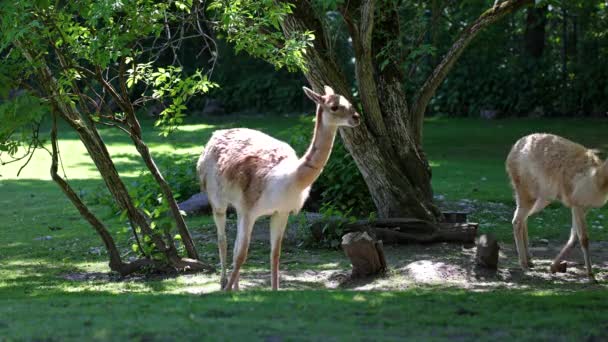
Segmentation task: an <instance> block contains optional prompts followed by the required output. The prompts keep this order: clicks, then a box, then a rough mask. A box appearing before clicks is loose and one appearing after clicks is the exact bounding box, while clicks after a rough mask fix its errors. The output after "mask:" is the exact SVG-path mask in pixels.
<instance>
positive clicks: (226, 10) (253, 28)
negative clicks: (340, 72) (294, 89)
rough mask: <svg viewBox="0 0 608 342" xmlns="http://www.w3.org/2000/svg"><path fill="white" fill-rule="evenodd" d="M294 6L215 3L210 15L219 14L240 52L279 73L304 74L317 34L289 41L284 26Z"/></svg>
mask: <svg viewBox="0 0 608 342" xmlns="http://www.w3.org/2000/svg"><path fill="white" fill-rule="evenodd" d="M293 7H294V5H293V4H290V3H288V2H282V1H253V0H246V1H226V0H217V1H213V2H212V3H211V4H210V5H209V6H208V8H207V9H208V10H209V11H215V12H217V15H218V17H219V25H220V27H221V29H222V31H224V32H226V35H227V36H226V37H227V39H228V41H229V42H232V43H234V44H235V48H236V51H237V52H239V51H241V50H243V51H247V52H248V53H250V54H251V55H252V56H255V57H259V58H262V59H264V60H266V61H268V62H269V63H271V64H273V65H274V66H275V67H276V68H277V69H278V68H282V67H286V68H287V69H288V70H290V71H296V70H304V69H306V66H305V65H304V58H303V54H304V53H305V52H306V48H308V47H310V46H311V41H312V40H313V39H314V34H313V33H312V32H310V31H305V32H299V33H298V34H297V35H294V36H293V37H285V36H284V34H283V32H282V31H281V28H280V23H281V22H282V21H283V20H284V19H285V16H286V15H287V14H290V13H292V8H293Z"/></svg>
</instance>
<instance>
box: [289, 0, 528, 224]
mask: <svg viewBox="0 0 608 342" xmlns="http://www.w3.org/2000/svg"><path fill="white" fill-rule="evenodd" d="M532 1H533V0H507V1H505V2H503V3H501V4H500V5H497V6H495V7H493V8H491V9H490V10H488V11H486V12H485V13H483V14H482V15H481V16H480V17H479V18H478V19H477V20H475V22H473V24H471V25H470V26H469V27H468V28H467V29H465V30H464V31H463V33H462V34H461V36H460V37H459V38H458V40H457V41H456V42H455V43H454V44H453V46H452V48H451V49H450V50H449V51H448V53H447V54H446V55H445V57H444V58H443V59H442V61H441V62H440V63H439V65H438V66H437V67H436V68H435V70H434V72H433V73H432V74H431V75H430V76H429V78H428V79H427V81H426V82H425V84H424V85H423V87H422V89H421V90H420V91H419V92H418V94H416V95H415V96H414V99H415V101H413V102H412V103H413V105H411V106H408V103H407V94H406V93H405V91H404V89H403V85H402V83H403V82H404V81H407V80H405V77H404V76H403V74H402V72H401V70H400V66H399V65H398V63H396V62H394V61H392V62H389V63H388V64H386V65H385V66H384V67H383V68H380V67H379V65H380V62H381V61H379V60H377V58H376V57H375V56H377V52H378V51H377V50H378V49H379V48H381V47H382V46H384V45H385V44H386V40H387V39H390V38H391V37H398V36H399V35H398V34H399V32H398V30H399V28H398V25H395V20H393V19H394V18H395V16H397V15H398V14H397V13H395V12H394V11H393V10H392V9H384V8H383V9H382V10H381V11H382V15H384V16H385V17H382V18H380V19H381V20H378V18H377V17H378V12H379V11H380V10H378V9H377V8H376V7H377V6H375V1H374V0H361V1H349V2H346V3H345V4H344V5H343V6H342V7H341V8H340V11H341V12H342V15H343V17H344V19H345V21H346V23H347V27H348V29H349V33H350V36H351V38H352V42H353V50H354V53H355V59H356V62H355V63H356V65H355V70H356V81H357V85H358V88H359V96H360V100H361V101H360V103H361V107H362V113H363V117H364V120H363V122H362V123H361V125H359V126H358V127H356V128H354V129H353V128H345V129H340V135H341V136H342V139H343V141H344V144H345V146H346V148H347V149H348V151H349V152H350V154H351V155H352V156H353V159H354V160H355V163H356V164H357V166H358V168H359V170H360V171H361V173H362V175H363V178H364V179H365V182H366V184H367V186H368V188H369V191H370V194H371V195H372V198H373V200H374V203H375V205H376V208H377V210H378V215H379V217H415V218H418V219H422V220H426V221H431V222H434V221H438V220H439V219H440V218H441V213H440V212H439V210H437V208H436V207H435V205H434V204H433V192H432V189H431V169H430V166H429V163H428V160H427V158H426V155H425V153H424V151H423V149H422V123H423V119H424V113H425V110H426V107H427V105H428V102H429V101H430V99H431V97H432V96H433V95H434V93H435V91H436V89H437V87H438V86H439V85H440V84H441V82H442V81H443V79H444V78H445V77H446V75H447V73H448V72H449V70H450V69H451V68H452V66H453V65H454V63H455V62H456V60H457V59H458V57H460V55H461V54H462V52H463V51H464V49H465V48H466V46H467V45H468V44H469V43H470V42H471V40H472V39H473V38H474V37H475V36H476V35H477V34H478V33H479V31H480V30H481V29H483V28H484V27H486V26H488V25H490V24H492V23H494V22H496V21H497V20H499V19H500V18H502V17H503V16H505V15H506V14H508V13H511V12H513V11H514V10H516V9H518V8H520V7H522V6H524V5H526V4H530V3H532ZM323 22H324V21H323V20H322V19H319V18H318V17H317V14H316V12H315V10H314V9H313V8H312V7H311V5H310V3H309V2H308V1H304V0H300V1H295V8H294V10H293V13H292V14H290V15H289V16H287V17H286V18H285V20H284V21H283V23H282V29H283V32H284V34H285V35H286V36H287V37H288V38H289V37H290V36H291V35H292V33H295V32H302V31H305V30H312V31H314V32H315V40H314V42H313V45H314V47H313V48H311V49H309V50H308V51H307V53H306V54H305V58H306V62H307V66H308V69H307V70H306V71H305V72H304V74H305V76H306V78H307V80H308V82H309V83H310V84H311V85H312V87H313V88H314V89H315V90H316V91H321V90H322V89H323V85H326V84H327V85H330V86H332V87H333V88H334V89H335V90H336V91H337V92H338V93H340V94H343V95H345V96H347V97H349V100H351V102H353V103H356V102H357V101H354V99H353V98H352V96H351V95H350V94H351V91H350V86H349V84H348V83H347V81H346V77H345V75H344V73H343V71H342V70H341V69H340V68H339V67H338V65H337V63H336V62H335V61H334V60H332V58H331V53H330V52H329V51H328V47H327V46H328V45H327V44H326V42H327V40H328V38H329V37H327V36H326V35H327V33H326V32H327V30H325V28H324V26H323ZM378 28H379V29H380V30H381V31H380V32H379V33H377V34H376V31H377V29H378ZM387 37H388V38H387Z"/></svg>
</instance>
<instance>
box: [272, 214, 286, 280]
mask: <svg viewBox="0 0 608 342" xmlns="http://www.w3.org/2000/svg"><path fill="white" fill-rule="evenodd" d="M288 218H289V214H288V213H287V214H286V213H276V214H274V215H273V216H272V217H271V218H270V245H271V251H270V283H271V284H272V289H273V290H278V289H279V260H280V258H281V244H282V242H283V234H284V233H285V226H286V225H287V219H288Z"/></svg>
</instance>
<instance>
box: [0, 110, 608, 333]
mask: <svg viewBox="0 0 608 342" xmlns="http://www.w3.org/2000/svg"><path fill="white" fill-rule="evenodd" d="M606 123H607V122H606V121H600V120H541V119H522V120H497V121H480V120H472V119H445V118H438V119H430V120H428V121H427V123H426V126H425V135H424V139H425V148H426V152H427V154H428V156H429V158H430V159H431V162H432V166H433V172H434V180H433V185H434V189H435V192H436V195H438V198H441V199H442V200H441V202H442V203H443V205H444V206H446V207H448V208H454V209H465V210H467V209H470V210H471V211H472V212H471V218H472V219H473V220H476V221H479V222H480V223H481V227H482V230H483V231H488V232H490V231H491V232H494V233H495V234H496V235H497V236H499V238H500V239H501V241H502V242H503V243H505V244H510V243H511V241H512V238H511V227H510V223H509V222H510V219H511V217H510V216H511V213H512V210H513V206H514V203H513V199H512V196H511V189H510V187H509V185H508V182H507V179H506V176H505V172H504V163H503V162H504V158H505V156H506V154H507V152H508V150H509V148H510V146H511V144H512V143H513V142H514V141H515V140H516V139H517V138H518V137H520V136H522V135H524V134H526V133H530V132H535V131H545V132H552V133H557V134H561V135H563V136H566V137H569V138H571V139H574V140H577V141H579V142H581V143H583V144H586V145H588V146H593V147H597V148H600V149H606V148H607V147H608V140H606V136H605V128H604V127H605V126H606ZM294 125H310V126H311V129H312V123H311V122H310V117H308V118H295V117H291V118H283V117H273V118H271V119H269V118H264V117H247V118H236V117H235V118H234V119H228V120H226V119H223V120H220V119H214V120H206V121H205V122H204V123H203V122H202V121H201V122H190V123H189V124H188V125H186V126H185V127H183V129H182V131H181V132H179V133H176V134H174V135H172V136H170V137H169V138H167V139H163V138H160V137H158V136H157V135H156V133H155V132H153V131H152V130H151V129H148V130H147V131H146V132H147V133H146V136H145V138H146V140H147V141H148V143H149V144H150V146H151V149H152V151H153V153H154V154H172V155H175V156H184V158H186V157H191V156H192V155H196V154H198V153H200V151H201V150H202V146H203V144H204V143H205V141H206V140H207V139H208V137H209V136H210V134H211V132H212V131H213V130H215V129H218V128H222V127H231V126H246V127H252V128H256V129H262V130H264V131H266V132H268V133H271V134H272V135H274V136H277V137H279V138H283V139H287V138H288V137H289V136H288V134H289V133H288V130H289V128H290V127H292V126H294ZM146 126H148V127H151V122H146ZM102 134H103V136H104V139H105V140H106V142H107V143H108V145H109V146H110V152H111V153H112V155H114V156H115V157H116V161H117V166H118V168H119V171H120V172H121V174H122V175H123V176H124V177H125V178H126V179H127V181H131V180H135V179H137V177H138V174H139V170H140V169H141V166H142V165H141V162H140V161H139V160H138V159H137V157H136V155H135V150H134V148H133V147H132V146H131V145H130V144H129V140H128V139H127V138H126V137H124V136H122V135H120V134H119V133H118V132H115V131H112V130H103V132H102ZM60 147H61V151H62V157H63V158H62V159H63V162H64V164H63V168H64V170H65V173H66V175H67V177H68V178H69V179H70V181H71V182H72V184H73V186H74V187H75V188H76V189H78V191H79V192H80V194H81V195H82V196H83V197H84V198H85V200H86V199H87V198H88V196H90V195H91V194H92V193H94V192H96V191H98V189H99V186H100V184H101V181H100V179H99V176H98V175H97V173H96V170H95V169H94V167H93V165H92V163H91V162H90V161H89V160H88V158H87V155H86V153H85V150H84V147H83V146H82V145H81V144H80V142H79V141H78V140H77V139H76V136H75V134H64V135H63V136H61V142H60ZM49 161H50V158H49V157H48V155H45V154H44V152H38V153H37V154H36V157H35V158H34V159H33V160H32V163H31V165H30V166H29V167H28V168H26V169H24V171H23V172H22V174H21V176H20V177H19V178H17V177H16V172H17V170H18V168H19V165H15V164H10V165H5V166H1V167H0V175H1V177H0V341H3V340H68V339H69V340H82V339H97V340H114V339H130V340H146V341H149V340H183V339H186V338H190V339H194V338H201V337H202V338H205V337H206V338H208V339H221V340H232V339H236V338H241V339H244V338H247V339H253V340H273V341H274V340H277V341H278V340H310V339H312V340H326V339H330V340H347V339H348V340H352V339H355V340H371V339H374V340H375V339H386V340H403V339H412V340H471V339H475V340H492V341H495V340H514V339H516V340H538V339H543V340H549V339H550V340H582V339H588V340H606V339H608V320H607V319H606V317H607V314H608V301H607V300H606V299H608V296H607V295H606V293H607V292H606V284H605V281H604V282H602V284H600V285H596V286H585V285H583V286H579V287H563V286H557V285H556V284H555V283H554V282H552V283H548V284H547V285H546V286H535V285H530V284H527V283H526V284H524V286H520V287H518V288H517V289H509V288H494V289H491V290H489V291H471V290H466V289H459V288H454V287H447V286H443V285H441V284H436V285H433V286H430V285H423V284H421V285H419V286H407V287H404V288H403V289H402V290H391V291H352V290H326V289H324V288H321V289H316V290H315V288H316V287H315V285H314V284H313V283H312V282H311V283H310V284H305V283H302V284H300V283H296V281H293V280H292V281H291V283H290V281H289V280H283V284H284V285H287V286H286V288H287V289H289V290H285V291H281V292H279V293H273V292H270V291H264V290H259V289H266V288H268V286H267V283H262V284H261V285H259V286H252V288H253V289H254V290H247V291H243V292H241V293H238V294H224V293H220V292H217V287H218V285H217V284H218V276H217V275H185V276H180V277H175V278H166V279H163V278H132V279H127V280H123V279H118V278H116V277H115V276H108V275H107V271H108V268H107V266H106V259H105V255H104V252H103V250H102V249H100V248H99V247H100V246H101V242H100V241H99V239H98V238H97V237H96V236H95V235H94V234H93V231H92V229H91V228H90V227H88V226H87V224H86V223H85V222H84V221H83V220H82V219H81V218H80V216H79V215H78V213H77V212H76V210H75V209H74V208H73V207H72V206H71V204H70V203H69V202H68V200H67V199H65V198H64V197H63V195H62V194H61V193H60V191H59V189H58V187H57V186H56V185H55V184H54V183H53V182H52V181H51V180H50V177H49V173H48V169H49ZM93 209H94V210H95V211H96V212H97V213H98V215H99V216H100V217H101V218H102V219H104V220H105V221H106V222H108V223H109V225H110V228H111V229H112V230H113V231H114V232H117V231H118V230H119V228H120V227H121V223H120V222H119V220H118V218H117V216H118V215H116V213H113V212H111V210H110V209H108V208H107V207H103V206H94V207H93ZM607 217H608V210H606V209H600V210H594V211H592V212H591V213H590V215H589V226H590V234H591V239H592V241H598V240H608V236H606V232H605V229H604V228H605V227H606V226H607V225H606V223H607V222H606V218H607ZM569 222H570V218H569V213H568V211H567V210H566V209H564V208H562V207H560V206H559V205H554V206H551V207H550V208H548V209H546V210H545V211H544V212H543V213H541V215H539V216H538V217H536V218H534V219H531V223H530V225H531V227H530V230H531V232H530V233H531V236H532V240H534V239H539V238H546V239H549V240H551V241H557V242H559V243H562V242H565V239H566V237H567V235H568V227H569ZM188 224H189V226H190V228H191V230H192V232H193V233H194V234H195V237H196V241H197V246H198V248H199V250H200V251H201V254H202V256H203V257H204V259H205V260H208V261H209V262H212V263H217V255H216V254H217V253H216V247H215V244H214V227H213V225H212V224H211V220H210V219H209V218H208V217H194V218H188ZM51 228H52V229H51ZM121 241H123V244H122V245H121V248H122V249H123V250H125V251H126V250H128V248H127V246H126V245H125V244H124V239H121ZM406 248H407V247H406ZM592 255H593V251H592ZM283 261H284V262H283V265H282V269H283V270H286V271H287V272H288V273H289V272H292V273H294V272H295V273H297V272H306V271H307V270H314V271H318V272H323V271H324V270H325V269H329V268H331V267H334V266H335V265H336V264H338V265H341V266H342V267H344V265H345V264H344V262H345V261H344V257H343V255H342V253H341V252H340V251H325V250H306V249H304V248H303V247H299V246H297V245H287V246H286V247H285V253H284V256H283ZM593 261H594V262H596V263H604V264H605V263H607V262H608V260H601V259H597V258H596V259H594V260H593ZM267 269H268V249H267V246H266V245H260V247H257V246H252V250H251V254H250V259H249V260H248V262H247V265H246V267H245V269H244V271H243V272H244V273H247V274H249V276H244V277H246V278H249V279H251V278H253V276H251V274H254V273H255V272H259V274H261V275H260V278H262V277H266V278H267V272H268V270H267ZM264 272H266V273H264ZM68 275H72V276H74V275H76V276H78V275H85V276H84V279H82V280H78V279H74V278H70V277H68ZM67 278H69V279H70V280H68V279H67ZM265 281H267V279H265ZM311 284H312V285H311ZM574 290H577V291H574Z"/></svg>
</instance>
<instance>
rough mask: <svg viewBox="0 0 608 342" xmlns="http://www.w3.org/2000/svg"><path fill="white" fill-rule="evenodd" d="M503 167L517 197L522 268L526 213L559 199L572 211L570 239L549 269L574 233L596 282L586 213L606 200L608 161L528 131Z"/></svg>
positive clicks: (515, 225) (555, 265)
mask: <svg viewBox="0 0 608 342" xmlns="http://www.w3.org/2000/svg"><path fill="white" fill-rule="evenodd" d="M506 167H507V172H508V173H509V177H510V178H511V183H512V184H513V188H514V189H515V200H516V201H517V209H516V210H515V214H514V217H513V235H514V236H515V245H516V247H517V253H518V255H519V263H520V264H521V267H522V268H523V269H527V268H528V267H529V266H530V254H529V252H528V226H527V219H528V216H530V215H532V214H534V213H537V212H539V211H541V210H542V209H543V208H545V207H546V206H547V205H548V204H549V203H551V202H552V201H554V200H559V201H560V202H562V203H563V204H564V205H565V206H566V207H568V208H571V210H572V228H571V231H570V238H569V239H568V242H567V243H566V245H565V246H564V248H563V249H562V250H561V252H560V253H559V254H558V255H557V257H556V258H555V260H553V263H552V264H551V272H556V271H557V270H558V266H559V263H560V261H561V260H562V259H563V258H564V256H565V255H566V253H568V251H569V250H570V249H571V248H572V246H573V245H574V243H575V242H576V237H577V235H578V239H579V241H580V244H581V248H582V250H583V255H584V257H585V266H586V268H587V275H588V276H589V279H590V280H591V281H595V277H594V276H593V271H592V270H591V260H590V258H589V239H588V237H587V224H586V222H585V214H586V211H587V209H589V208H597V207H601V206H603V205H604V204H605V203H606V200H607V199H608V161H602V160H600V158H598V156H597V155H596V154H595V152H594V151H592V150H589V149H587V148H585V147H584V146H581V145H579V144H577V143H574V142H572V141H570V140H567V139H564V138H562V137H558V136H556V135H552V134H531V135H528V136H526V137H523V138H521V139H520V140H518V141H517V142H516V143H515V145H514V146H513V148H512V149H511V152H510V153H509V156H508V157H507V162H506Z"/></svg>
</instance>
